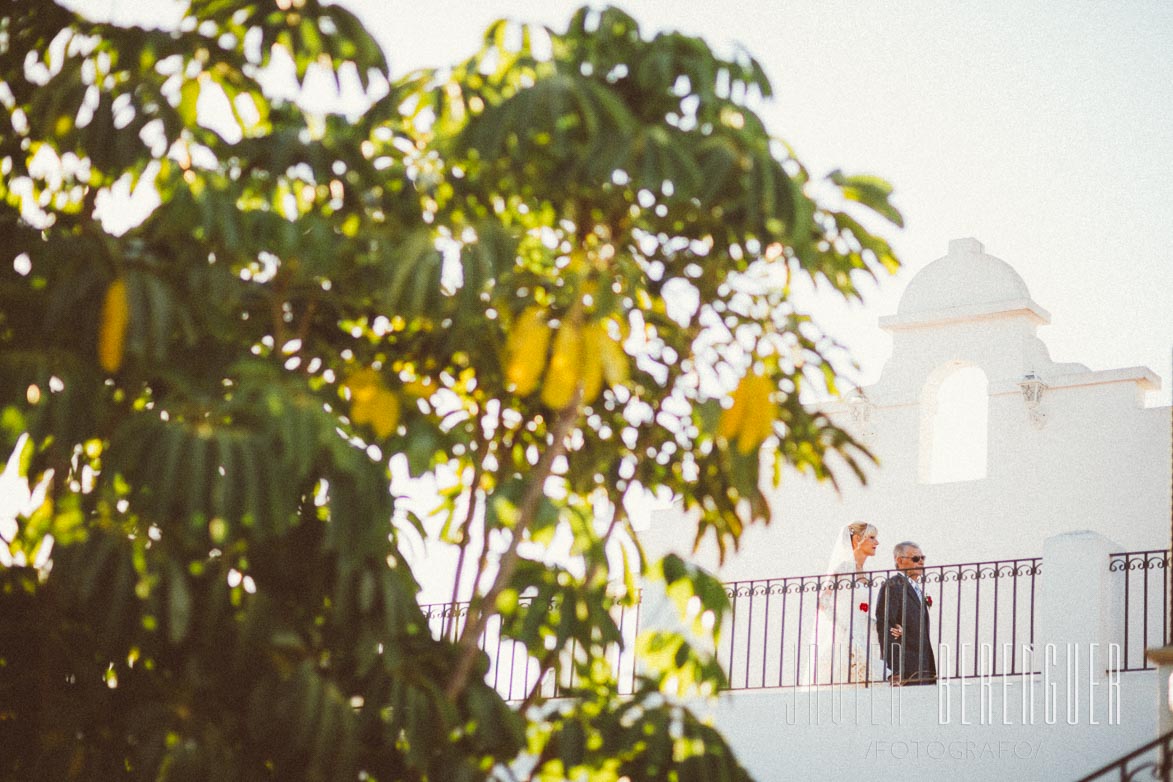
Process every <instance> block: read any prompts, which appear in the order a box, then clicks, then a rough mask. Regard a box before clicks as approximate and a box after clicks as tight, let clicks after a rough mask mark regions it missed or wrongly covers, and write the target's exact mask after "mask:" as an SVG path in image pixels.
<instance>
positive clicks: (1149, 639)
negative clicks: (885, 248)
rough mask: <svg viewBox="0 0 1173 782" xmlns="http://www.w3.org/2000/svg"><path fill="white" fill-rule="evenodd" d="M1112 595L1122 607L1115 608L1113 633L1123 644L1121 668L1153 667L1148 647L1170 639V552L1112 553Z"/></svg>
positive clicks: (1137, 669)
mask: <svg viewBox="0 0 1173 782" xmlns="http://www.w3.org/2000/svg"><path fill="white" fill-rule="evenodd" d="M1108 571H1109V572H1110V573H1111V574H1112V581H1111V585H1112V596H1113V599H1114V600H1115V601H1116V605H1117V606H1118V607H1119V610H1116V611H1113V612H1112V621H1113V622H1114V623H1115V627H1114V628H1113V633H1112V637H1113V639H1114V640H1115V642H1117V643H1119V644H1120V649H1121V651H1120V663H1121V666H1120V670H1124V671H1143V670H1148V669H1151V668H1153V665H1152V663H1150V662H1149V661H1148V659H1147V657H1146V656H1145V650H1146V649H1149V648H1152V647H1154V646H1164V645H1165V644H1166V643H1170V638H1169V631H1170V629H1171V628H1170V623H1169V613H1170V604H1169V601H1170V594H1169V592H1170V568H1169V552H1168V550H1166V549H1157V550H1154V551H1126V552H1121V553H1117V554H1112V555H1111V556H1110V558H1109V561H1108Z"/></svg>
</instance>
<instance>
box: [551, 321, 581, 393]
mask: <svg viewBox="0 0 1173 782" xmlns="http://www.w3.org/2000/svg"><path fill="white" fill-rule="evenodd" d="M581 353H582V336H581V334H580V331H579V329H578V328H577V327H576V326H574V325H572V324H570V323H563V324H562V326H561V327H560V328H559V329H558V333H557V334H555V335H554V352H553V355H551V356H550V366H549V368H548V369H547V371H546V379H545V382H543V383H542V402H543V403H545V404H546V406H547V407H550V408H551V409H554V410H561V409H562V408H564V407H566V406H567V405H568V404H570V402H571V400H573V399H574V392H575V390H576V389H577V388H578V373H579V370H580V367H579V358H580V356H581Z"/></svg>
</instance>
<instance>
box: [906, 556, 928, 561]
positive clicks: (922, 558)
mask: <svg viewBox="0 0 1173 782" xmlns="http://www.w3.org/2000/svg"><path fill="white" fill-rule="evenodd" d="M901 559H909V560H912V561H913V562H924V561H925V558H924V556H915V557H901Z"/></svg>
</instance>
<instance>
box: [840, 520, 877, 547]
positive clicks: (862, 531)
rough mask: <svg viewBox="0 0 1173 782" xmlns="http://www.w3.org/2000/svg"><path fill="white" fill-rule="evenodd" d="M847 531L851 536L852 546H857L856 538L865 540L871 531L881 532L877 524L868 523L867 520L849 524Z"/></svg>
mask: <svg viewBox="0 0 1173 782" xmlns="http://www.w3.org/2000/svg"><path fill="white" fill-rule="evenodd" d="M847 532H848V534H849V535H850V536H851V547H852V548H855V539H856V538H859V539H860V540H863V539H864V538H866V537H867V536H868V533H869V532H879V530H878V529H876V525H874V524H868V523H867V522H866V521H857V522H855V523H854V524H848V525H847Z"/></svg>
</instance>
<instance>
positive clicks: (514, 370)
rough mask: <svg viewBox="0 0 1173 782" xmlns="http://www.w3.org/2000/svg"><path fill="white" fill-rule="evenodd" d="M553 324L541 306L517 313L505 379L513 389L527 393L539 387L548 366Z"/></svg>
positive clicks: (509, 347)
mask: <svg viewBox="0 0 1173 782" xmlns="http://www.w3.org/2000/svg"><path fill="white" fill-rule="evenodd" d="M549 346H550V327H549V325H547V323H546V315H545V312H544V311H543V310H542V309H541V308H540V307H530V308H529V309H527V310H526V311H525V312H523V313H521V315H520V316H518V318H517V320H516V321H515V322H514V324H513V329H512V330H511V331H510V332H509V338H508V341H507V342H506V344H505V381H506V383H507V384H508V385H509V386H511V387H512V390H513V391H515V392H516V393H518V394H520V395H521V396H527V395H529V394H532V393H533V392H534V389H536V388H537V387H538V381H539V380H541V378H542V370H543V369H545V368H546V351H547V350H548V349H549Z"/></svg>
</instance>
